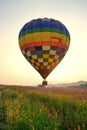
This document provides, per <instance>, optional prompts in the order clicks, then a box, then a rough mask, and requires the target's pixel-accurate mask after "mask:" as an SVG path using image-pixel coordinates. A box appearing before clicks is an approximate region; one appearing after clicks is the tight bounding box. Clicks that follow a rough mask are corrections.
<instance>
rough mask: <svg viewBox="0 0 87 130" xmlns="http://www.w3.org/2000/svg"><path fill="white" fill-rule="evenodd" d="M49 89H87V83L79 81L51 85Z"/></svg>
mask: <svg viewBox="0 0 87 130" xmlns="http://www.w3.org/2000/svg"><path fill="white" fill-rule="evenodd" d="M47 86H48V87H53V86H55V87H76V88H77V87H78V88H87V81H83V80H82V81H78V82H72V83H58V84H49V85H47Z"/></svg>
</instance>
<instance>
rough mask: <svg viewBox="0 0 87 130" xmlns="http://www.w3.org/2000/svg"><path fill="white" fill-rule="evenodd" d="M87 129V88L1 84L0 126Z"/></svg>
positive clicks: (0, 129) (37, 129)
mask: <svg viewBox="0 0 87 130" xmlns="http://www.w3.org/2000/svg"><path fill="white" fill-rule="evenodd" d="M4 129H5V130H87V89H81V88H80V89H78V88H62V87H60V88H54V87H53V88H45V87H37V88H35V87H20V86H18V87H17V86H0V130H4Z"/></svg>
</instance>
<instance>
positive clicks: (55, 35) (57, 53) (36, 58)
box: [19, 18, 70, 85]
mask: <svg viewBox="0 0 87 130" xmlns="http://www.w3.org/2000/svg"><path fill="white" fill-rule="evenodd" d="M69 45H70V34H69V32H68V30H67V28H66V27H65V25H64V24H62V23H61V22H60V21H58V20H55V19H52V18H50V19H49V18H38V19H33V20H31V21H29V22H28V23H26V24H25V25H24V26H23V27H22V29H21V30H20V32H19V46H20V49H21V51H22V54H23V55H24V57H25V58H26V59H27V60H28V61H29V62H30V64H31V65H32V66H33V67H34V68H35V69H36V70H37V71H38V72H39V73H40V75H41V76H42V78H43V79H44V81H43V85H46V84H47V82H46V78H47V76H48V75H49V74H50V73H51V72H52V70H53V69H54V68H55V67H56V66H57V65H58V64H59V63H60V61H61V60H62V59H63V57H64V56H65V54H66V52H67V50H68V48H69Z"/></svg>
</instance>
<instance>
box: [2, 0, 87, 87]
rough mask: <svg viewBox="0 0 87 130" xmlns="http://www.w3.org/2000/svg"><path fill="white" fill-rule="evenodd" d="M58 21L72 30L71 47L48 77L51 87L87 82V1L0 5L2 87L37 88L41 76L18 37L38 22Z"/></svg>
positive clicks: (7, 0)
mask: <svg viewBox="0 0 87 130" xmlns="http://www.w3.org/2000/svg"><path fill="white" fill-rule="evenodd" d="M44 17H48V18H54V19H57V20H59V21H61V22H62V23H63V24H64V25H65V26H66V27H67V28H68V30H69V32H70V36H71V42H70V47H69V50H68V52H67V54H66V55H65V57H64V59H63V60H62V61H61V62H60V64H59V65H58V66H57V67H56V68H55V69H54V70H53V71H52V72H51V74H50V75H49V76H48V77H47V80H48V83H52V84H55V83H60V82H75V81H78V80H87V1H86V0H82V1H80V0H61V1H60V0H2V1H0V84H19V85H37V84H40V83H41V82H42V80H43V79H42V77H41V76H40V74H39V73H38V72H37V71H36V70H35V69H34V68H33V67H32V66H31V65H30V63H28V62H27V60H26V59H25V58H24V56H23V55H22V53H21V51H20V48H19V44H18V35H19V31H20V29H21V28H22V26H23V25H24V24H25V23H26V22H28V21H30V20H32V19H35V18H44Z"/></svg>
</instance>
